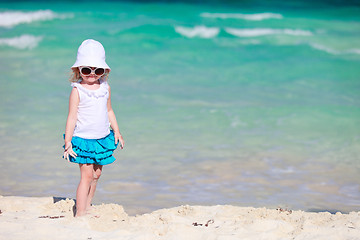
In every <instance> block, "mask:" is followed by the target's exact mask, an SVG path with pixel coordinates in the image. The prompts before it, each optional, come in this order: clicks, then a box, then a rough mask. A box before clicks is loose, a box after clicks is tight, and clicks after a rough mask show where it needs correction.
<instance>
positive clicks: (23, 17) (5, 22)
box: [0, 10, 72, 28]
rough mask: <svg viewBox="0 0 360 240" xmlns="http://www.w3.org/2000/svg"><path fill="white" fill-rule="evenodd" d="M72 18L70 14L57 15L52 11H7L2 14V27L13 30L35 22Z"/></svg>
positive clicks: (0, 16) (0, 13)
mask: <svg viewBox="0 0 360 240" xmlns="http://www.w3.org/2000/svg"><path fill="white" fill-rule="evenodd" d="M69 17H72V15H70V14H57V13H54V12H53V11H51V10H39V11H35V12H21V11H7V12H0V19H1V21H0V27H7V28H11V27H14V26H16V25H19V24H22V23H31V22H34V21H47V20H52V19H55V18H60V19H65V18H69Z"/></svg>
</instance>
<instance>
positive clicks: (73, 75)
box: [69, 67, 110, 82]
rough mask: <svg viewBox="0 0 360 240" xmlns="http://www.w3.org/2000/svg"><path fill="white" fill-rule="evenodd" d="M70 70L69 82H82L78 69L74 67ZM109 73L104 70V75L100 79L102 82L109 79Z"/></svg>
mask: <svg viewBox="0 0 360 240" xmlns="http://www.w3.org/2000/svg"><path fill="white" fill-rule="evenodd" d="M71 70H72V71H71V74H70V78H69V81H70V82H78V81H80V80H82V77H81V74H80V71H79V68H77V67H76V68H75V67H74V68H72V69H71ZM109 73H110V71H109V69H105V74H104V75H102V76H101V78H100V79H101V80H103V81H107V80H108V79H109ZM100 79H99V80H100Z"/></svg>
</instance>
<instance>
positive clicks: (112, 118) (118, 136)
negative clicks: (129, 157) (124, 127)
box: [107, 86, 125, 149]
mask: <svg viewBox="0 0 360 240" xmlns="http://www.w3.org/2000/svg"><path fill="white" fill-rule="evenodd" d="M107 109H108V116H109V121H110V126H111V128H112V129H113V131H114V135H115V144H117V143H118V141H120V144H121V149H123V148H124V144H125V142H124V139H123V137H122V136H121V134H120V130H119V126H118V124H117V121H116V116H115V113H114V110H113V109H112V106H111V89H110V86H109V98H108V101H107Z"/></svg>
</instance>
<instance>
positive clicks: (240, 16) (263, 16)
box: [200, 13, 283, 21]
mask: <svg viewBox="0 0 360 240" xmlns="http://www.w3.org/2000/svg"><path fill="white" fill-rule="evenodd" d="M200 16H201V17H206V18H221V19H228V18H236V19H244V20H249V21H262V20H264V19H282V18H283V16H282V15H281V14H278V13H254V14H242V13H202V14H201V15H200Z"/></svg>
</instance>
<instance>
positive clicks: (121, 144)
mask: <svg viewBox="0 0 360 240" xmlns="http://www.w3.org/2000/svg"><path fill="white" fill-rule="evenodd" d="M114 137H115V144H117V143H118V142H120V147H121V149H123V148H124V144H125V142H124V139H123V137H122V136H121V134H120V132H115V133H114Z"/></svg>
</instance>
